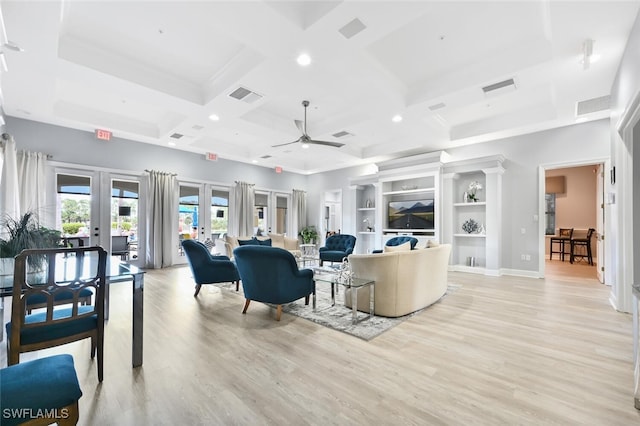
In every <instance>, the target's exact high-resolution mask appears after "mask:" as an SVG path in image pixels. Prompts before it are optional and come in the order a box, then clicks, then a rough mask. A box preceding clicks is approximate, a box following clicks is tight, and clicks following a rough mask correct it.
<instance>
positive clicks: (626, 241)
mask: <svg viewBox="0 0 640 426" xmlns="http://www.w3.org/2000/svg"><path fill="white" fill-rule="evenodd" d="M638 121H640V91H639V92H636V93H635V95H634V96H633V97H632V98H631V101H630V103H629V104H628V106H627V108H625V110H624V112H623V113H622V115H621V117H620V120H619V121H618V123H616V126H615V130H617V134H616V132H615V131H614V132H613V133H612V138H618V137H619V138H620V140H619V141H615V140H612V141H611V143H612V146H613V148H614V150H616V164H613V166H614V168H615V169H614V170H615V174H616V175H617V176H616V182H615V183H613V182H612V185H611V186H610V187H609V188H610V192H609V193H608V194H607V198H608V200H607V203H608V204H610V205H611V208H610V210H611V211H612V214H613V215H615V218H616V220H614V221H613V226H614V227H615V228H612V233H613V232H615V231H617V232H616V236H617V238H616V239H615V240H614V241H613V242H612V252H613V253H612V254H611V255H612V256H615V259H616V261H615V263H614V262H613V261H612V262H610V264H611V265H613V267H612V268H609V269H608V270H605V276H606V278H607V281H608V282H610V283H611V304H612V305H613V306H614V308H615V309H617V310H618V311H622V312H631V307H632V299H633V297H632V285H633V284H634V283H635V278H634V277H635V274H634V245H635V246H636V248H638V247H639V246H640V241H635V242H634V233H635V232H634V222H635V221H634V219H635V218H638V219H639V220H640V212H635V213H634V211H633V203H634V196H633V195H634V194H633V189H634V188H633V168H634V165H635V166H636V167H640V157H638V158H637V159H636V160H635V161H634V156H633V151H634V134H633V128H634V127H635V126H636V124H637V123H638ZM635 138H636V139H638V140H640V135H635ZM634 216H635V217H634ZM611 260H612V259H611Z"/></svg>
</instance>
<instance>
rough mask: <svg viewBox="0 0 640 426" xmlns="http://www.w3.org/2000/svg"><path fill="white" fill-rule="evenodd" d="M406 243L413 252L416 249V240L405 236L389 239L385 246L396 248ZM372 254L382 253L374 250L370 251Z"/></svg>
mask: <svg viewBox="0 0 640 426" xmlns="http://www.w3.org/2000/svg"><path fill="white" fill-rule="evenodd" d="M406 242H409V244H411V250H414V249H415V248H416V244H418V239H417V238H414V237H408V236H406V235H400V236H398V237H393V238H390V239H389V241H387V243H386V244H385V246H387V247H396V246H399V245H401V244H404V243H406ZM372 253H382V250H374V251H372Z"/></svg>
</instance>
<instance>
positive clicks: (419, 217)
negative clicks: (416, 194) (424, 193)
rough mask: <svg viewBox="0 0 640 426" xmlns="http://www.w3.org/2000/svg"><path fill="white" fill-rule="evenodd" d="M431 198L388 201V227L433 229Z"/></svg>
mask: <svg viewBox="0 0 640 426" xmlns="http://www.w3.org/2000/svg"><path fill="white" fill-rule="evenodd" d="M433 204H434V203H433V200H413V201H390V202H389V209H388V212H389V228H390V229H433V228H434V226H435V221H434V216H433Z"/></svg>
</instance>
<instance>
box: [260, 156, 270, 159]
mask: <svg viewBox="0 0 640 426" xmlns="http://www.w3.org/2000/svg"><path fill="white" fill-rule="evenodd" d="M260 158H262V159H263V160H266V159H267V158H271V156H270V155H263V156H262V157H260Z"/></svg>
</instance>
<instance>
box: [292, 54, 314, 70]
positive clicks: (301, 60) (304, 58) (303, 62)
mask: <svg viewBox="0 0 640 426" xmlns="http://www.w3.org/2000/svg"><path fill="white" fill-rule="evenodd" d="M296 61H297V62H298V65H300V66H302V67H306V66H307V65H309V64H310V63H311V56H309V55H308V54H306V53H302V54H301V55H300V56H298V59H296Z"/></svg>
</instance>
